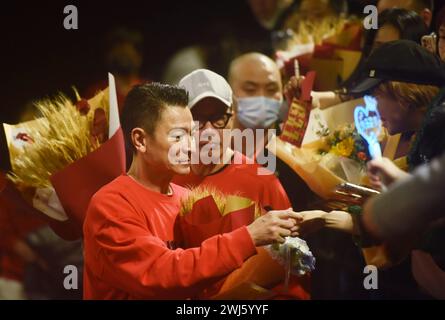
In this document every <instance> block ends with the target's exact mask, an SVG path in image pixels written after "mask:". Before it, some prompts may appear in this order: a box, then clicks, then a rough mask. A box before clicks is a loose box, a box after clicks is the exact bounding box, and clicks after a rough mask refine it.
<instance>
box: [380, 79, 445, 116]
mask: <svg viewBox="0 0 445 320" xmlns="http://www.w3.org/2000/svg"><path fill="white" fill-rule="evenodd" d="M438 93H439V88H438V87H436V86H431V85H421V84H414V83H406V82H398V81H385V82H383V83H381V84H380V85H379V86H378V87H377V89H375V90H374V92H373V95H375V96H386V97H389V98H392V99H394V100H396V101H399V102H400V103H401V104H403V105H405V106H407V107H409V108H415V109H424V110H425V111H426V108H427V107H428V105H429V104H430V103H431V101H432V100H433V98H434V97H435V96H436V95H437V94H438Z"/></svg>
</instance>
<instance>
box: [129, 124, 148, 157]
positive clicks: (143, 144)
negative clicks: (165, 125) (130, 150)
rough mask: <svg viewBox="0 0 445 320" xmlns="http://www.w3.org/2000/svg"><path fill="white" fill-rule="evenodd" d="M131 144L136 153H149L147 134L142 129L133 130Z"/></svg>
mask: <svg viewBox="0 0 445 320" xmlns="http://www.w3.org/2000/svg"><path fill="white" fill-rule="evenodd" d="M131 142H132V143H133V146H134V148H135V149H136V151H139V152H141V153H145V152H146V151H147V133H146V132H145V130H144V129H142V128H134V129H133V130H131Z"/></svg>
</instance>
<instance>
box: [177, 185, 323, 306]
mask: <svg viewBox="0 0 445 320" xmlns="http://www.w3.org/2000/svg"><path fill="white" fill-rule="evenodd" d="M262 211H263V210H262V209H261V208H260V207H259V206H258V204H256V203H255V202H253V201H252V200H250V199H247V198H243V197H240V196H238V195H227V194H223V193H221V192H220V191H219V190H217V189H214V188H209V187H197V188H195V189H194V190H192V191H191V192H190V194H189V195H188V197H186V198H185V199H184V200H183V201H182V205H181V210H180V214H179V220H178V224H179V230H180V233H181V235H180V237H181V241H180V242H181V246H182V247H185V248H190V247H197V246H200V245H201V243H202V242H203V241H204V240H206V239H208V238H210V237H212V236H214V235H217V234H222V233H227V232H231V231H233V230H235V229H237V228H239V227H242V226H246V225H249V224H250V223H252V222H253V221H254V220H255V219H256V218H258V217H259V216H260V215H261V214H262V213H263V212H262ZM289 248H291V251H292V255H291V256H290V258H289V259H290V262H291V269H292V274H294V275H299V276H302V275H305V274H307V273H309V272H310V271H312V270H313V267H314V265H313V263H314V258H313V256H312V254H311V252H310V251H309V248H308V247H307V246H306V244H305V242H304V241H303V240H301V239H291V238H288V240H287V241H286V243H285V244H283V245H275V246H273V247H270V248H267V249H265V248H257V251H258V254H257V255H255V256H253V257H251V258H250V259H248V260H247V261H246V262H245V263H244V264H243V266H242V267H241V268H240V269H237V270H235V271H234V272H232V273H231V274H230V275H229V276H228V277H226V278H225V279H224V280H223V281H221V282H220V283H218V284H217V285H216V286H215V287H214V288H213V289H211V290H208V292H206V298H208V297H213V298H215V299H223V298H224V299H237V298H240V299H248V298H249V299H250V298H254V297H255V298H258V297H260V296H261V297H264V296H263V294H266V295H267V294H270V292H269V290H270V289H271V288H273V287H274V286H275V285H277V284H278V283H280V282H282V281H283V279H284V277H285V268H283V265H282V264H283V263H284V262H285V261H288V260H289V259H288V257H287V256H286V255H285V251H286V250H287V249H289Z"/></svg>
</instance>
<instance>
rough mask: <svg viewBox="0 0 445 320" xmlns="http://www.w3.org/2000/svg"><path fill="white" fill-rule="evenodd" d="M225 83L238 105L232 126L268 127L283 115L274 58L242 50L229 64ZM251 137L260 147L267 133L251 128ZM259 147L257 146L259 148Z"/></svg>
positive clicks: (279, 82)
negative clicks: (230, 88)
mask: <svg viewBox="0 0 445 320" xmlns="http://www.w3.org/2000/svg"><path fill="white" fill-rule="evenodd" d="M229 83H230V86H231V87H232V89H233V94H234V95H235V97H236V99H237V103H238V106H237V108H236V109H235V119H234V128H235V129H240V130H244V129H254V130H255V129H272V128H277V122H278V120H280V119H283V118H284V117H285V116H286V112H287V106H284V105H283V95H282V89H283V85H282V83H281V75H280V71H279V69H278V67H277V65H276V64H275V62H274V61H273V60H272V59H270V58H269V57H267V56H265V55H263V54H261V53H256V52H252V53H247V54H244V55H242V56H240V57H238V58H236V59H235V60H233V61H232V63H231V64H230V69H229ZM254 133H255V141H257V140H260V141H261V142H262V143H261V146H262V148H264V146H265V145H266V144H267V133H266V132H265V134H264V135H262V136H261V132H257V131H256V130H255V131H254ZM256 145H257V144H256ZM262 148H261V149H262ZM237 151H241V152H243V153H244V154H245V155H246V156H248V157H251V158H256V156H257V155H258V153H259V152H261V151H262V150H254V152H255V153H254V154H251V153H252V151H253V150H248V148H246V146H245V145H244V146H243V150H237Z"/></svg>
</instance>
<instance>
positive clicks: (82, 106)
mask: <svg viewBox="0 0 445 320" xmlns="http://www.w3.org/2000/svg"><path fill="white" fill-rule="evenodd" d="M76 107H77V110H79V112H80V113H81V114H83V115H85V114H87V113H88V111H90V105H89V104H88V100H85V99H81V100H79V101H77V102H76Z"/></svg>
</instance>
